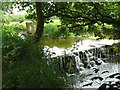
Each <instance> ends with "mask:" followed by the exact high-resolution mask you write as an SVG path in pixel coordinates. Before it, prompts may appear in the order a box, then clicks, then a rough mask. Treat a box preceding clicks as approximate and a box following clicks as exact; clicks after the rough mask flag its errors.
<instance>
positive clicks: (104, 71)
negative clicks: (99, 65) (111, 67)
mask: <svg viewBox="0 0 120 90" xmlns="http://www.w3.org/2000/svg"><path fill="white" fill-rule="evenodd" d="M104 73H109V71H103V72H102V73H101V74H104Z"/></svg>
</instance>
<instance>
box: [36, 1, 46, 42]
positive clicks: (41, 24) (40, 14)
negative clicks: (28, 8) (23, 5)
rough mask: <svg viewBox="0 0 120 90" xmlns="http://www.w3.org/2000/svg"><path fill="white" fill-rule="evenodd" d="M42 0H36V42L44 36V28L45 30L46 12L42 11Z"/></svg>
mask: <svg viewBox="0 0 120 90" xmlns="http://www.w3.org/2000/svg"><path fill="white" fill-rule="evenodd" d="M41 3H42V2H36V14H37V29H36V32H35V39H36V42H39V40H40V39H41V37H42V34H43V30H44V14H43V12H42V4H41Z"/></svg>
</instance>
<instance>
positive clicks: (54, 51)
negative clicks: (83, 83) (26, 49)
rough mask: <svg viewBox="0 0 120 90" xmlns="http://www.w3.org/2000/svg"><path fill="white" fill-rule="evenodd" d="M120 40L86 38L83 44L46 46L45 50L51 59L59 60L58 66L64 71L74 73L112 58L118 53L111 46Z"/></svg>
mask: <svg viewBox="0 0 120 90" xmlns="http://www.w3.org/2000/svg"><path fill="white" fill-rule="evenodd" d="M103 41H104V42H103ZM119 42H120V40H101V41H99V42H98V41H91V40H84V41H83V43H82V45H81V43H80V42H78V43H76V44H74V45H73V46H72V47H71V48H66V49H64V48H57V47H53V48H49V47H47V46H46V47H45V48H44V51H45V53H46V54H47V55H48V56H49V58H51V59H50V60H53V59H55V58H57V60H59V61H58V66H59V69H60V70H61V71H62V72H65V73H68V74H74V73H78V72H80V71H83V70H84V69H85V68H92V67H94V66H96V65H101V64H102V63H104V62H106V61H107V60H110V58H112V57H114V56H115V55H116V54H115V53H113V52H114V50H113V48H109V47H110V46H111V45H113V44H117V43H119Z"/></svg>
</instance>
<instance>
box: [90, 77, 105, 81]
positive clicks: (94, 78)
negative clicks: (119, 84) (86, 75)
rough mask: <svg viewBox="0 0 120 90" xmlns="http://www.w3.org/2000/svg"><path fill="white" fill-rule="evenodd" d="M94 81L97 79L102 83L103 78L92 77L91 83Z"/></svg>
mask: <svg viewBox="0 0 120 90" xmlns="http://www.w3.org/2000/svg"><path fill="white" fill-rule="evenodd" d="M96 79H99V80H100V81H102V80H103V78H102V77H93V78H91V80H92V81H93V80H96Z"/></svg>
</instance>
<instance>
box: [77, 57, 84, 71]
mask: <svg viewBox="0 0 120 90" xmlns="http://www.w3.org/2000/svg"><path fill="white" fill-rule="evenodd" d="M75 61H76V68H77V69H78V70H80V71H81V70H84V67H83V66H84V64H83V63H82V62H81V60H80V57H79V56H75Z"/></svg>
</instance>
